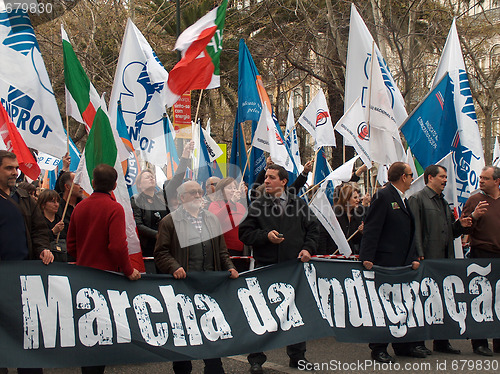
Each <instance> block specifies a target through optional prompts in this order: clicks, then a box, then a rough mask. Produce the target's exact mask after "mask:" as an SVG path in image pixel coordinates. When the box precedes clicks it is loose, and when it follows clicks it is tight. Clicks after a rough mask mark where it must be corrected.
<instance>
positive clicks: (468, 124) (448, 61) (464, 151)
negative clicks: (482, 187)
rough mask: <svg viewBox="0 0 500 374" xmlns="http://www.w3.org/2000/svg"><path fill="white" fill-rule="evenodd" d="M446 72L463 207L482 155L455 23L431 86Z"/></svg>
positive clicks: (476, 182)
mask: <svg viewBox="0 0 500 374" xmlns="http://www.w3.org/2000/svg"><path fill="white" fill-rule="evenodd" d="M446 73H449V74H450V78H451V80H452V82H453V85H454V88H455V89H454V90H453V96H454V100H455V113H456V116H457V125H458V137H457V139H456V142H454V144H456V148H455V149H454V154H453V158H454V164H455V165H456V166H455V173H456V182H457V188H458V193H459V196H458V202H459V204H460V205H462V204H464V203H465V201H467V199H468V197H469V195H470V192H471V191H474V190H476V189H477V188H479V174H480V173H481V170H482V168H483V167H484V153H483V147H482V143H481V134H480V133H479V128H478V126H477V117H476V111H475V108H474V102H473V100H472V93H471V90H470V84H469V79H468V78H467V71H466V69H465V63H464V58H463V56H462V50H461V48H460V41H459V39H458V33H457V27H456V24H455V20H453V23H452V25H451V29H450V32H449V34H448V38H447V39H446V44H445V45H444V49H443V53H442V55H441V59H440V60H439V65H438V68H437V70H436V75H435V77H434V82H433V87H434V86H435V85H437V84H438V83H439V81H440V80H441V78H442V77H443V76H444V75H445V74H446Z"/></svg>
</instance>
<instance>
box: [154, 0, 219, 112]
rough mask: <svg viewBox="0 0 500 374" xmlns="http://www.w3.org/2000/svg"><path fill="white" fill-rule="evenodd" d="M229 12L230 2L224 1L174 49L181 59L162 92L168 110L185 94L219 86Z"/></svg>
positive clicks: (188, 31)
mask: <svg viewBox="0 0 500 374" xmlns="http://www.w3.org/2000/svg"><path fill="white" fill-rule="evenodd" d="M226 8H227V0H223V1H222V4H221V5H219V6H218V7H217V8H215V9H212V10H211V11H210V12H209V13H208V14H206V15H205V16H204V17H202V18H200V19H199V20H198V21H197V22H196V23H194V24H193V25H191V26H189V27H188V28H187V29H186V30H184V32H183V33H182V34H181V35H180V36H179V38H178V39H177V42H176V43H175V49H176V50H178V51H181V53H182V59H181V60H180V61H179V62H178V63H177V64H176V65H175V66H174V68H173V69H172V71H171V72H170V74H169V77H168V81H167V87H165V89H164V90H163V97H164V103H165V105H167V107H171V106H172V105H174V104H175V103H176V102H177V100H178V99H179V98H180V97H181V95H182V94H183V93H184V92H186V91H189V90H201V89H210V88H217V87H219V86H220V68H219V63H220V54H221V52H222V33H223V29H224V22H225V19H226Z"/></svg>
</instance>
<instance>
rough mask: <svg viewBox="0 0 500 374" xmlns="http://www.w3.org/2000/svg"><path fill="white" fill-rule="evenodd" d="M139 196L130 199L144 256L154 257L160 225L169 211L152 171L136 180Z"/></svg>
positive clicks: (149, 170)
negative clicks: (157, 188) (157, 187)
mask: <svg viewBox="0 0 500 374" xmlns="http://www.w3.org/2000/svg"><path fill="white" fill-rule="evenodd" d="M136 185H137V190H138V192H139V193H138V194H137V195H134V196H132V198H131V199H130V202H131V205H132V210H133V211H134V218H135V223H136V225H137V231H138V232H139V240H140V242H141V249H142V254H143V256H145V257H152V256H153V251H154V249H155V243H156V237H157V236H158V225H159V223H160V221H161V219H162V218H163V217H165V216H166V215H167V214H168V213H169V210H168V208H167V205H166V204H165V200H164V198H163V192H162V191H159V192H157V191H156V177H155V175H154V173H153V171H152V170H151V169H144V170H143V171H141V173H140V174H139V175H138V176H137V180H136Z"/></svg>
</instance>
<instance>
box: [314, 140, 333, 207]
mask: <svg viewBox="0 0 500 374" xmlns="http://www.w3.org/2000/svg"><path fill="white" fill-rule="evenodd" d="M331 172H332V168H331V167H330V164H328V160H327V158H326V153H325V147H321V148H320V149H319V150H318V154H317V157H316V160H315V161H314V180H313V186H314V185H316V184H318V183H320V182H322V181H324V180H325V178H326V177H327V176H328V175H329V174H330V173H331ZM333 192H334V188H333V183H332V181H328V182H327V184H326V191H325V194H326V197H327V198H328V201H330V204H332V205H333Z"/></svg>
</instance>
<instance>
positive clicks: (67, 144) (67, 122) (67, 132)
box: [66, 114, 69, 155]
mask: <svg viewBox="0 0 500 374" xmlns="http://www.w3.org/2000/svg"><path fill="white" fill-rule="evenodd" d="M66 153H67V154H68V155H69V118H68V115H67V114H66Z"/></svg>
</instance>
